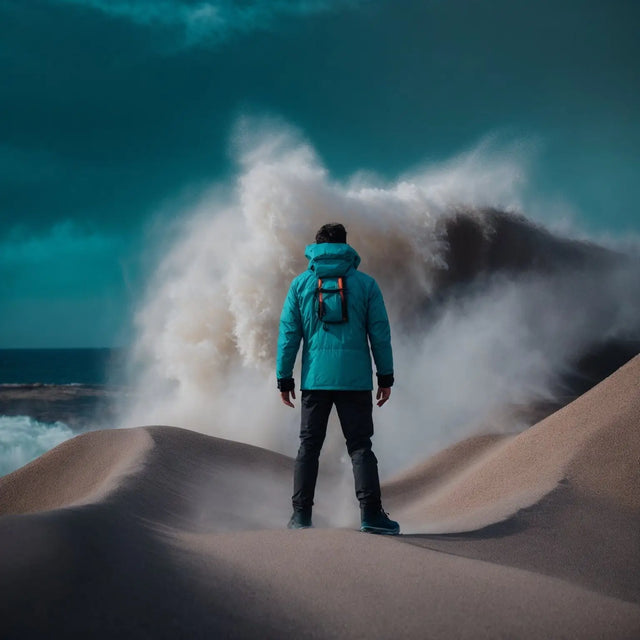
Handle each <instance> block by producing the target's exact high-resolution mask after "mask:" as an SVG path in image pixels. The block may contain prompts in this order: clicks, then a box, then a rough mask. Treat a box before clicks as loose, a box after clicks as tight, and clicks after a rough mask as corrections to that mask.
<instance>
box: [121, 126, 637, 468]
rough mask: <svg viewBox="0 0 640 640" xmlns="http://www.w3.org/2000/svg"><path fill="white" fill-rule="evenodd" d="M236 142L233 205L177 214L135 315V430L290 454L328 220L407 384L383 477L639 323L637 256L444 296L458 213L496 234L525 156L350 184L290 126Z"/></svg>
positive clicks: (478, 159) (387, 434)
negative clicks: (495, 213)
mask: <svg viewBox="0 0 640 640" xmlns="http://www.w3.org/2000/svg"><path fill="white" fill-rule="evenodd" d="M237 137H238V143H237V153H238V164H239V175H238V178H237V181H236V184H235V188H234V190H233V193H232V194H231V195H227V196H226V197H224V198H222V197H220V196H219V191H216V192H214V195H212V196H209V197H206V198H205V199H204V200H203V201H202V202H201V204H200V205H199V206H198V207H196V208H195V210H193V211H188V212H186V213H184V214H183V215H181V216H180V221H179V223H178V225H177V232H176V230H175V229H174V233H173V234H172V242H171V244H170V246H169V248H168V250H167V251H166V253H164V255H162V257H161V258H160V260H159V263H158V265H157V268H156V270H155V272H154V274H153V275H152V276H151V278H150V280H149V285H148V288H147V293H146V296H145V298H144V301H143V302H142V304H141V305H140V308H139V309H138V312H137V315H136V326H137V340H136V344H135V349H134V350H133V357H134V361H135V365H136V366H135V368H136V371H137V374H136V387H137V392H136V394H134V395H135V397H136V398H138V401H137V402H135V403H133V405H132V406H129V407H127V410H126V412H125V414H124V417H123V420H122V423H123V424H124V425H137V424H151V423H156V424H158V423H163V424H174V425H178V426H184V427H188V428H192V429H197V430H200V431H203V432H205V433H208V434H211V435H217V436H222V437H226V438H230V439H234V440H239V441H243V442H248V443H251V444H255V445H259V446H264V447H268V448H271V449H275V450H278V451H282V452H284V453H286V454H289V455H293V454H295V450H296V448H297V432H298V421H299V416H298V412H297V411H291V410H289V409H287V408H286V407H284V406H283V405H282V404H281V402H280V399H279V395H278V393H277V391H276V388H275V377H274V372H273V369H274V360H275V348H276V337H277V328H278V319H279V315H280V310H281V307H282V302H283V300H284V297H285V295H286V291H287V288H288V286H289V283H290V281H291V279H292V278H293V277H294V276H295V275H296V274H297V273H299V272H300V271H302V270H304V269H305V268H306V263H305V260H304V255H303V254H304V247H305V245H306V244H308V243H310V242H312V241H313V237H314V234H315V231H316V230H317V228H319V227H320V226H321V225H322V224H324V223H325V222H330V221H340V222H342V223H344V224H345V226H346V227H347V230H348V234H349V235H348V240H349V242H350V244H352V245H353V246H354V248H355V249H356V250H357V251H358V252H359V254H360V255H361V257H362V265H361V268H362V270H364V271H365V272H367V273H370V274H371V275H372V276H374V277H375V278H376V279H377V280H378V282H379V284H380V286H381V289H382V291H383V293H384V296H385V300H386V304H387V307H388V311H389V316H390V319H391V323H392V336H393V344H394V351H395V372H396V380H397V384H396V386H395V387H394V389H393V393H392V397H391V401H390V402H389V403H387V404H386V405H385V407H384V408H382V409H380V410H378V409H376V410H375V413H374V420H375V424H376V437H375V450H376V451H377V453H378V457H379V458H380V463H381V469H382V472H383V475H388V474H389V473H392V472H394V471H398V470H399V469H401V468H402V467H404V466H406V465H407V464H408V463H410V462H413V461H417V460H420V459H422V458H424V457H425V456H426V455H428V454H429V453H432V452H433V451H435V450H437V449H438V448H440V447H442V446H445V445H447V444H449V443H451V442H453V441H455V440H459V439H460V438H462V437H464V436H465V435H467V434H469V433H470V432H471V431H472V430H473V429H477V428H478V425H480V424H485V425H488V428H491V418H492V416H493V415H495V413H496V412H497V411H499V410H500V409H501V408H502V407H504V406H505V405H510V404H525V405H526V404H527V403H531V402H535V401H538V400H540V399H550V398H552V397H553V396H554V394H555V393H556V392H557V383H558V379H559V375H560V374H561V373H562V372H563V371H566V370H568V369H569V368H570V367H571V365H572V363H573V362H574V361H575V358H576V357H578V356H579V355H580V354H581V352H582V350H584V349H585V348H587V347H588V346H589V345H590V344H591V343H592V342H593V341H594V340H596V339H599V338H600V337H602V336H616V335H619V334H622V333H624V332H628V331H629V330H630V329H631V330H632V331H635V330H636V328H637V326H638V318H639V317H640V313H639V303H638V301H637V300H636V298H635V297H633V296H632V295H631V293H630V292H631V291H632V290H633V283H634V282H637V275H638V268H637V261H635V262H634V261H631V262H630V263H628V262H625V263H623V264H618V263H615V264H612V266H610V267H609V266H608V267H606V268H601V265H599V266H598V268H597V269H594V268H590V267H589V265H588V261H587V264H586V265H585V264H581V265H572V266H571V267H570V268H569V267H567V268H566V269H564V270H560V271H557V270H556V271H554V272H549V271H548V270H545V269H544V264H542V265H541V267H542V268H541V269H534V268H531V269H525V270H524V271H521V272H520V273H512V272H509V270H506V271H504V272H499V273H491V272H489V273H488V274H487V275H486V276H485V277H483V278H482V279H481V282H480V283H478V282H476V281H473V280H472V281H471V282H470V283H467V284H466V286H465V287H462V288H460V287H459V288H458V289H455V287H454V289H455V292H454V293H453V294H452V293H451V292H447V291H444V292H443V291H440V290H438V283H439V282H441V281H442V274H443V273H446V270H447V268H448V267H449V264H448V262H447V261H448V260H449V259H450V255H449V254H448V249H449V248H450V247H449V239H448V237H447V234H446V232H445V231H443V229H444V230H446V228H447V225H446V222H447V221H448V220H451V219H453V218H454V217H455V216H457V215H459V212H460V207H461V204H464V205H465V206H466V210H467V211H468V212H470V213H469V215H472V216H475V219H476V220H477V222H478V224H479V225H480V226H481V228H482V229H483V234H484V235H485V236H486V237H491V236H492V234H494V233H495V229H494V228H493V227H492V224H491V219H490V218H487V217H486V216H483V215H482V208H483V207H487V206H494V207H500V208H502V209H508V208H515V207H517V206H518V204H519V202H520V198H519V192H520V190H521V188H522V185H523V170H522V167H521V165H519V164H518V162H517V160H516V159H515V158H514V155H513V154H512V153H511V154H508V155H507V158H506V159H505V160H500V159H499V158H496V156H495V154H487V153H483V151H482V149H480V150H474V151H473V152H471V153H469V154H465V155H464V156H461V157H460V158H457V159H454V160H452V161H450V162H448V163H446V165H444V166H440V167H429V168H426V169H423V170H422V171H420V172H417V173H414V174H413V175H412V176H411V177H405V178H403V179H401V180H399V181H398V182H396V183H393V184H384V183H380V182H378V183H376V181H375V179H372V178H366V177H364V176H363V175H358V176H356V177H354V179H353V180H352V181H351V182H347V183H340V182H337V181H335V180H332V179H331V177H330V176H329V174H328V172H327V170H326V169H325V168H324V167H323V166H322V164H321V162H320V160H319V159H318V157H317V156H316V155H315V153H314V151H313V149H312V148H311V147H310V145H309V144H307V143H306V142H304V141H303V140H301V139H300V137H299V136H297V135H296V134H295V133H292V132H291V131H290V130H287V129H285V128H282V127H273V126H271V127H266V128H263V129H260V127H257V128H256V127H255V126H254V124H253V123H251V122H245V123H243V125H242V126H241V127H239V134H238V136H237ZM504 215H505V216H509V215H511V214H509V213H505V214H504ZM522 225H523V233H527V232H528V231H527V230H528V229H530V231H531V233H532V234H533V233H534V232H535V233H537V232H538V230H537V227H535V225H533V224H532V223H530V222H528V221H526V220H525V221H524V222H522ZM505 242H508V239H507V240H505ZM516 251H517V249H516ZM540 260H541V261H542V262H543V263H544V261H545V256H544V254H542V255H541V256H540ZM549 262H550V263H551V262H553V260H550V261H549ZM534 266H535V265H534ZM447 293H449V295H445V294H447ZM298 366H299V363H298ZM295 374H296V378H297V379H298V380H299V375H298V372H297V371H296V372H295ZM333 426H334V427H335V425H333ZM524 426H527V425H526V424H516V423H514V424H511V425H510V426H509V428H511V429H516V428H522V427H524ZM501 428H503V427H501ZM330 434H331V435H330V437H329V440H328V442H327V445H326V448H325V453H324V456H323V460H324V463H325V464H328V465H331V464H333V465H334V466H336V467H338V468H343V469H347V468H348V464H344V461H343V462H342V463H341V462H340V459H341V458H343V448H344V447H343V443H342V438H341V436H340V434H339V429H337V428H332V429H331V430H330Z"/></svg>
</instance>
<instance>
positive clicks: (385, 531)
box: [360, 527, 400, 536]
mask: <svg viewBox="0 0 640 640" xmlns="http://www.w3.org/2000/svg"><path fill="white" fill-rule="evenodd" d="M360 531H362V533H375V534H377V535H379V536H397V535H400V529H378V528H376V527H360Z"/></svg>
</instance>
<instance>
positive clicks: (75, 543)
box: [0, 357, 640, 640]
mask: <svg viewBox="0 0 640 640" xmlns="http://www.w3.org/2000/svg"><path fill="white" fill-rule="evenodd" d="M639 389H640V357H637V358H635V359H634V360H632V361H631V362H630V363H628V364H627V365H625V366H624V367H623V368H622V369H620V370H619V371H617V372H616V373H615V374H613V375H612V376H611V377H609V378H607V379H606V380H604V381H603V382H602V383H600V384H599V385H598V386H596V387H595V388H593V389H592V390H590V391H589V392H588V393H586V394H585V395H583V396H581V397H580V398H578V399H577V400H576V401H574V402H573V403H572V404H570V405H568V406H567V407H565V408H564V409H562V410H560V411H558V412H556V413H554V414H553V415H551V416H549V417H548V418H546V419H545V420H543V421H542V422H540V423H539V424H537V425H535V426H534V427H532V428H530V429H528V430H527V431H525V432H523V433H521V434H520V435H517V436H508V437H505V436H491V435H488V436H481V437H476V438H473V439H470V440H467V441H464V442H461V443H458V444H457V445H455V446H453V447H451V448H450V449H448V450H446V451H443V452H441V453H440V454H438V455H436V456H434V457H433V458H431V459H429V460H427V461H425V462H424V463H423V464H421V465H418V466H417V467H415V468H414V469H410V470H407V471H406V472H405V473H403V474H402V475H401V476H399V477H397V478H395V479H393V480H392V481H390V482H389V483H387V484H386V485H385V486H384V487H383V497H384V501H385V506H386V508H387V509H388V510H389V511H390V512H391V514H392V516H393V517H394V518H396V519H398V520H399V521H400V523H401V525H402V527H403V531H404V532H405V534H404V535H402V536H399V537H396V538H386V537H378V536H372V535H367V534H361V533H359V532H357V531H355V530H354V529H352V528H344V527H342V528H341V527H336V526H335V524H334V521H335V518H334V514H332V512H331V510H330V508H329V507H328V505H330V504H331V501H330V500H327V499H326V496H325V497H324V498H321V499H320V500H319V501H318V502H319V505H318V509H317V512H316V513H315V514H314V520H315V522H316V525H317V527H316V528H315V529H312V530H306V531H287V530H285V529H283V525H284V523H286V521H287V519H288V516H289V495H290V492H291V470H292V460H291V459H290V458H287V457H286V456H282V455H280V454H276V453H273V452H270V451H266V450H264V449H258V448H255V447H251V446H249V445H244V444H239V443H235V442H230V441H226V440H220V439H217V438H211V437H208V436H205V435H202V434H198V433H194V432H191V431H187V430H184V429H177V428H173V427H145V428H138V429H130V430H124V429H123V430H114V431H98V432H93V433H88V434H84V435H82V436H79V437H77V438H74V439H73V440H70V441H67V442H65V443H63V444H62V445H60V446H59V447H57V448H56V449H54V450H52V451H50V452H49V453H47V454H45V455H44V456H42V457H41V458H39V459H37V460H35V461H34V462H32V463H30V464H29V465H27V466H25V467H23V468H22V469H19V470H17V471H16V472H14V473H13V474H10V475H8V476H5V477H4V478H1V479H0V516H1V517H0V637H2V638H5V637H7V638H30V637H38V638H44V637H80V636H81V635H82V636H83V637H91V638H113V637H131V638H146V637H149V638H151V637H153V638H205V637H206V638H212V637H238V638H247V637H256V638H257V637H260V638H263V637H266V638H288V637H309V638H362V637H373V638H392V637H402V638H525V639H526V638H540V639H542V638H545V639H546V638H616V639H617V638H629V639H632V638H633V639H636V640H637V638H640V535H639V534H638V531H640V497H639V489H640V393H639ZM327 489H328V487H326V486H325V487H324V488H323V491H326V490H327ZM341 490H342V489H341ZM355 515H356V514H354V516H355ZM354 524H355V521H354ZM332 525H333V526H332Z"/></svg>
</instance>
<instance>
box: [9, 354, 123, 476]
mask: <svg viewBox="0 0 640 640" xmlns="http://www.w3.org/2000/svg"><path fill="white" fill-rule="evenodd" d="M124 362H125V360H124V352H123V351H122V350H120V349H1V350H0V475H4V474H7V473H10V472H11V471H14V470H15V469H17V468H19V467H21V466H23V465H25V464H27V463H28V462H30V461H31V460H33V459H35V458H37V457H38V456H40V455H42V454H43V453H45V452H46V451H48V450H49V449H51V448H52V447H55V446H56V445H58V444H60V443H61V442H64V441H65V440H67V439H68V438H71V437H73V436H74V435H76V434H78V433H82V432H83V431H86V430H88V429H93V428H97V427H99V426H101V423H100V417H99V415H98V414H99V413H103V414H104V413H105V412H106V409H102V407H103V405H104V403H105V401H106V398H108V397H109V396H110V394H111V393H114V392H112V391H111V389H112V385H114V384H122V383H123V382H124V373H123V372H124Z"/></svg>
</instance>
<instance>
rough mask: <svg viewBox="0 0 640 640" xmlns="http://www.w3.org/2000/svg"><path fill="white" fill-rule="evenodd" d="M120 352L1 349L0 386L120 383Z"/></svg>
mask: <svg viewBox="0 0 640 640" xmlns="http://www.w3.org/2000/svg"><path fill="white" fill-rule="evenodd" d="M122 362H123V352H122V350H120V349H0V384H91V385H104V384H108V383H109V382H110V381H112V380H115V381H123V376H122V374H121V369H122V366H123V365H122Z"/></svg>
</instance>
